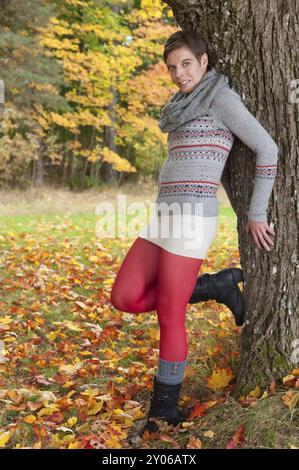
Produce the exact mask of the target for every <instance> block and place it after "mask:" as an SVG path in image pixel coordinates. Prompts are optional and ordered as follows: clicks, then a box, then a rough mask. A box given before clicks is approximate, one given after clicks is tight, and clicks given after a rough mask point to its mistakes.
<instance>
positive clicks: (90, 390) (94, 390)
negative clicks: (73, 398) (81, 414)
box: [80, 388, 100, 397]
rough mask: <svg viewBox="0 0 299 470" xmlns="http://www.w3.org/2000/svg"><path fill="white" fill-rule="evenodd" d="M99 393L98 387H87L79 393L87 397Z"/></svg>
mask: <svg viewBox="0 0 299 470" xmlns="http://www.w3.org/2000/svg"><path fill="white" fill-rule="evenodd" d="M99 393H100V391H99V389H98V388H87V389H86V390H85V391H84V392H81V394H80V395H86V396H88V397H96V396H97V395H98V394H99Z"/></svg>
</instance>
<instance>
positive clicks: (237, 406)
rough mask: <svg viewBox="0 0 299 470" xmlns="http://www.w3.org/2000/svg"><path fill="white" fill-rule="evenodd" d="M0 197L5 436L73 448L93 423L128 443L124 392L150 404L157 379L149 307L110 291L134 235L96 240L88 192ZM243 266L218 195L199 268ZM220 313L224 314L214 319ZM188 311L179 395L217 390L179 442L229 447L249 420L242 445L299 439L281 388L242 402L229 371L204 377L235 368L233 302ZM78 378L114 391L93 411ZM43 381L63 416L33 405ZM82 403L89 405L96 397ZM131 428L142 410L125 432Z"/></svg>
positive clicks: (17, 442) (20, 443)
mask: <svg viewBox="0 0 299 470" xmlns="http://www.w3.org/2000/svg"><path fill="white" fill-rule="evenodd" d="M107 191H108V189H107ZM134 191H135V192H134ZM134 191H133V190H132V191H131V192H130V193H129V195H130V198H131V199H130V201H131V202H134V200H135V201H136V200H138V198H139V200H140V188H138V187H137V188H136V187H135V188H134ZM116 194H117V193H116V191H114V193H113V192H108V194H106V196H105V193H101V195H100V196H101V200H109V198H110V200H115V196H116ZM154 194H155V187H151V186H150V185H149V187H148V188H147V187H146V190H145V194H144V195H143V200H144V201H146V200H148V201H149V202H150V201H151V200H153V195H154ZM2 196H3V197H2V199H1V200H2V202H1V203H0V212H1V211H2V217H1V220H0V249H1V251H0V269H1V271H0V310H1V314H0V331H1V339H3V340H4V343H5V349H6V351H7V358H8V359H9V362H8V363H7V364H0V371H1V377H0V386H1V392H0V420H1V429H0V436H1V432H5V431H6V427H7V426H9V425H11V424H15V425H16V428H15V432H14V433H13V435H12V436H11V439H10V441H9V443H8V444H6V447H12V448H14V447H32V446H34V445H36V446H37V447H38V446H42V447H45V448H68V446H69V445H77V446H78V447H79V448H80V447H84V445H85V444H86V441H85V440H84V439H87V438H88V435H89V434H90V433H92V435H93V437H94V436H96V437H97V438H98V439H102V441H101V442H103V443H104V444H103V445H104V446H105V447H107V448H110V447H111V448H112V447H117V446H118V445H119V446H120V447H122V448H128V447H132V446H133V447H134V444H130V443H129V441H128V439H127V438H126V437H123V438H122V437H121V436H120V437H119V438H118V439H119V440H117V439H116V437H115V436H116V435H118V434H119V433H120V430H119V428H121V432H123V433H124V435H125V434H126V433H128V434H129V431H128V429H127V428H126V427H125V426H124V427H122V425H123V422H122V420H121V414H120V412H119V411H118V413H116V412H115V410H125V409H126V408H125V407H126V402H127V401H128V398H125V397H130V399H131V400H133V401H134V402H135V403H139V404H140V405H141V409H142V411H143V412H146V409H147V407H148V404H149V399H150V390H151V379H152V375H150V374H149V372H148V371H149V370H150V369H152V372H151V373H152V374H153V373H154V372H153V371H154V370H155V367H156V364H157V355H158V339H159V338H158V325H157V321H156V315H155V312H152V313H149V314H146V315H145V314H140V315H134V316H132V315H131V314H126V313H121V312H119V311H118V310H117V309H115V308H114V307H113V306H111V304H110V300H109V292H110V288H111V285H112V283H113V281H114V279H115V275H116V272H117V270H118V269H119V266H120V264H121V262H122V260H123V259H124V256H125V254H126V252H127V251H128V248H129V247H130V245H131V244H132V243H133V241H134V237H132V238H130V239H120V238H102V239H100V238H97V236H96V231H95V227H96V223H97V220H98V219H97V215H96V214H95V213H94V208H95V204H96V202H97V201H98V199H99V194H97V193H95V192H94V191H90V192H85V193H82V194H81V195H80V194H75V195H74V194H70V193H69V192H67V191H66V192H62V191H58V193H57V194H56V195H55V191H51V190H47V191H45V193H43V194H42V195H41V196H40V197H39V198H37V199H34V197H33V196H32V195H31V196H30V194H27V195H24V194H21V193H18V192H17V193H12V194H4V195H2ZM56 196H58V200H56V199H55V197H56ZM80 198H81V199H80ZM25 199H26V203H25V202H24V200H25ZM3 201H4V202H5V203H4V202H3ZM121 216H122V217H124V216H125V213H122V214H121ZM129 221H130V218H127V222H129ZM141 222H142V221H141ZM238 265H239V253H238V248H237V233H236V217H235V214H234V213H233V211H232V209H231V208H230V207H229V206H228V205H227V201H226V200H225V199H224V198H220V206H219V220H218V231H217V236H216V238H215V240H214V242H213V245H212V246H211V248H210V250H209V253H208V257H207V258H206V260H205V261H204V266H203V267H202V271H203V272H205V271H206V272H209V271H218V270H220V269H223V268H224V267H227V266H238ZM220 314H221V315H223V314H225V315H226V316H225V315H224V317H223V319H221V320H220ZM186 318H187V321H186V324H187V331H188V337H189V357H188V361H189V366H188V369H187V373H186V382H185V384H184V388H183V395H182V396H183V401H184V403H185V404H188V406H189V407H192V406H194V405H195V404H196V401H198V400H199V401H200V402H201V403H205V402H207V401H209V400H217V405H215V406H213V407H211V408H210V409H209V410H208V412H207V413H206V414H205V415H204V416H202V417H198V418H195V419H194V420H193V421H194V422H193V425H192V427H190V428H189V429H188V428H187V429H183V430H181V431H179V432H177V433H176V435H175V440H176V441H177V442H178V443H179V444H180V445H181V446H182V448H185V447H186V446H187V445H188V443H189V442H190V439H191V438H196V439H199V440H200V441H201V442H202V446H203V447H204V448H225V447H226V445H227V443H228V441H229V440H230V439H232V436H233V435H234V433H235V432H236V430H237V429H238V428H239V427H240V426H244V428H245V437H246V440H245V443H244V444H243V446H244V447H247V448H258V447H262V448H268V447H269V448H283V447H291V446H294V447H298V446H299V442H298V432H297V430H296V426H297V427H298V411H297V408H294V409H292V410H290V409H288V408H287V407H286V406H284V405H283V404H282V400H281V397H282V395H283V394H284V393H285V390H281V391H278V392H277V393H275V394H274V395H272V396H271V395H270V396H268V397H266V398H261V399H259V400H257V401H256V402H255V403H254V404H253V405H251V406H246V407H245V406H244V405H242V404H241V403H239V402H236V401H235V400H233V398H232V393H231V392H232V390H233V381H232V382H231V383H230V384H229V386H228V387H226V388H224V389H223V390H222V389H221V390H216V391H215V390H212V389H211V388H210V387H209V386H207V378H208V377H210V376H211V374H212V372H213V370H215V368H227V367H229V368H231V369H232V371H233V373H234V374H236V372H237V364H238V352H239V340H240V336H239V333H240V329H238V328H236V327H235V326H234V323H233V320H232V318H231V314H230V312H228V310H227V309H224V308H223V305H219V304H216V303H215V302H213V301H212V302H208V303H203V304H198V305H192V306H191V305H189V306H188V311H187V317H186ZM77 328H79V330H78V329H77ZM77 360H78V361H79V362H80V364H82V365H81V366H80V368H79V369H78V370H77V371H75V372H71V373H70V372H69V371H68V370H67V369H65V368H64V367H66V368H67V367H70V368H71V367H73V366H74V364H76V361H77ZM98 361H100V364H99V363H98ZM65 370H66V371H67V372H64V371H65ZM64 373H65V375H63V374H64ZM69 373H70V375H67V374H69ZM65 384H66V385H65ZM84 386H87V387H88V386H89V387H91V388H92V387H98V389H99V396H111V401H110V402H109V401H107V403H105V405H103V409H102V410H101V411H100V414H97V413H96V414H95V415H93V414H90V415H89V414H87V411H86V408H85V407H84V405H83V401H84V400H85V399H86V396H84V395H82V390H83V389H82V387H84ZM24 389H28V391H29V392H28V393H29V395H28V396H27V398H26V400H23V401H21V402H20V403H21V404H20V405H19V402H18V397H15V396H14V395H10V396H7V395H3V394H4V391H5V390H15V391H17V390H24ZM43 391H47V392H52V393H54V394H55V396H56V398H57V399H58V400H61V403H62V413H63V420H62V418H61V416H60V414H59V413H58V414H57V415H53V420H54V421H52V422H51V421H49V420H50V419H51V416H49V417H48V418H43V417H40V416H39V415H38V410H39V409H40V408H37V409H36V410H35V408H34V407H32V406H30V405H28V403H31V404H32V405H33V404H36V406H38V405H39V402H40V400H41V399H40V396H41V393H43ZM69 392H70V393H71V395H70V396H68V393H69ZM1 393H2V395H1ZM68 404H69V406H68ZM49 405H51V401H50V403H49ZM18 406H20V407H21V409H18ZM46 406H47V405H46ZM89 406H90V407H91V408H92V407H93V406H95V403H94V401H93V400H92V399H91V398H90V400H89ZM14 408H16V409H14ZM28 415H30V416H32V415H34V416H35V417H36V423H38V426H37V425H33V423H29V422H25V421H24V418H25V417H26V416H28ZM71 417H74V418H76V419H77V423H76V424H75V425H73V426H74V427H73V431H74V435H72V436H66V435H64V434H63V432H61V431H55V429H56V427H58V426H65V427H69V426H71V424H70V423H69V422H68V419H69V418H71ZM99 417H100V418H101V419H102V421H101V419H99ZM108 417H109V418H108ZM55 420H56V421H55ZM55 424H56V427H55ZM82 426H85V428H84V427H83V428H82ZM101 426H102V427H103V426H104V427H103V428H102V427H101ZM115 426H116V428H115ZM135 426H138V420H136V421H134V422H133V423H132V429H130V431H133V430H134V429H135ZM206 431H213V433H214V437H207V436H205V435H204V433H205V432H206ZM115 439H116V440H115ZM76 443H77V444H76ZM140 446H144V447H148V448H170V447H171V446H172V443H171V442H166V441H163V440H154V441H151V442H146V443H143V444H142V445H141V444H140V443H139V444H137V445H136V447H140Z"/></svg>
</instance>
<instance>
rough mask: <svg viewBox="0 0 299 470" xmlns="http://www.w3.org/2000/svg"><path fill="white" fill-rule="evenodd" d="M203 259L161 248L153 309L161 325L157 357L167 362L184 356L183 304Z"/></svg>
mask: <svg viewBox="0 0 299 470" xmlns="http://www.w3.org/2000/svg"><path fill="white" fill-rule="evenodd" d="M202 262H203V260H202V259H196V258H190V257H187V256H180V255H176V254H173V253H170V252H169V251H166V250H164V249H163V248H162V249H161V252H160V259H159V266H158V278H157V291H156V295H157V298H156V309H157V315H158V320H159V325H160V358H161V359H164V360H166V361H184V360H185V359H186V357H187V336H186V327H185V316H186V307H187V304H188V301H189V299H190V296H191V294H192V292H193V289H194V286H195V284H196V280H197V276H198V271H199V269H200V266H201V264H202Z"/></svg>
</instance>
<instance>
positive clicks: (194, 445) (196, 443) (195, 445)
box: [186, 436, 202, 449]
mask: <svg viewBox="0 0 299 470" xmlns="http://www.w3.org/2000/svg"><path fill="white" fill-rule="evenodd" d="M186 447H187V449H201V448H202V442H201V440H200V439H198V438H197V437H194V436H192V437H190V439H189V441H188V444H187V446H186Z"/></svg>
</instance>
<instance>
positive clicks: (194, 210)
mask: <svg viewBox="0 0 299 470" xmlns="http://www.w3.org/2000/svg"><path fill="white" fill-rule="evenodd" d="M235 137H238V138H239V139H240V140H241V141H242V142H243V143H244V144H245V145H247V147H249V148H250V149H251V150H252V151H253V152H254V153H255V155H256V167H255V178H254V188H253V192H252V196H251V201H250V207H249V210H248V211H247V215H248V218H249V220H251V221H253V222H267V209H268V202H269V197H270V195H271V191H272V188H273V185H274V181H275V177H276V173H277V160H278V147H277V145H276V143H275V142H274V140H273V139H272V137H271V136H270V134H268V132H267V131H266V130H265V129H264V127H263V126H262V125H261V124H260V123H259V121H257V119H256V118H255V117H254V116H253V115H252V114H251V113H250V112H249V110H248V109H247V108H246V106H245V105H244V103H243V102H242V100H241V98H240V96H239V95H238V94H237V93H236V92H235V91H234V90H233V89H230V88H227V87H226V88H223V89H221V90H219V91H218V92H217V93H216V95H215V96H214V98H213V101H212V103H211V106H210V108H209V110H208V111H207V113H206V114H205V115H204V116H202V117H199V118H196V119H193V120H190V121H188V122H186V123H184V124H182V125H181V126H179V127H178V128H176V129H175V130H173V131H171V132H169V134H168V158H167V159H166V160H165V162H164V163H163V165H162V168H161V170H160V174H159V179H158V194H157V198H156V201H155V202H156V204H157V205H158V211H157V213H158V215H160V214H163V213H166V214H171V212H172V205H173V203H176V204H175V207H174V211H176V210H177V209H178V208H179V210H180V211H181V213H187V212H188V213H191V214H198V215H202V216H204V217H213V216H217V215H218V201H217V197H216V193H217V189H218V187H219V184H220V181H221V182H222V184H223V186H224V188H225V190H226V192H227V195H228V197H229V199H230V201H231V202H232V193H231V188H230V184H229V181H228V180H227V178H228V174H227V171H224V166H225V163H226V160H227V157H228V155H229V153H230V151H231V148H232V146H233V143H234V139H235ZM240 194H242V190H241V191H240ZM185 203H187V206H186V207H185V206H184V204H185Z"/></svg>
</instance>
